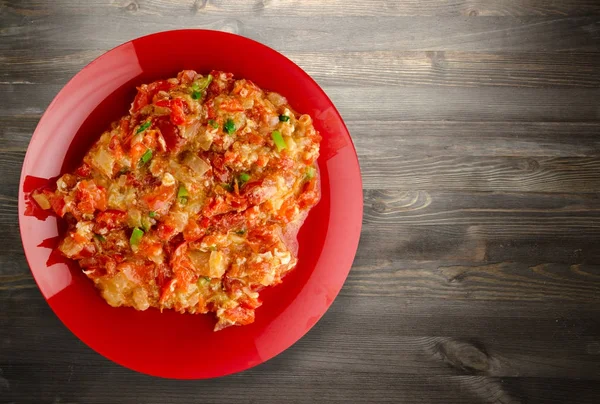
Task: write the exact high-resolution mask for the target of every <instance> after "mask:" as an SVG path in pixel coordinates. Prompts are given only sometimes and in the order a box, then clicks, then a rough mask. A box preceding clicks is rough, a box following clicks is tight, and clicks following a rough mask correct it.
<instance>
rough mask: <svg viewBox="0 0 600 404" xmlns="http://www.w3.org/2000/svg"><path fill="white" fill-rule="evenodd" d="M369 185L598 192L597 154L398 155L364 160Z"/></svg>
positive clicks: (598, 168) (371, 186)
mask: <svg viewBox="0 0 600 404" xmlns="http://www.w3.org/2000/svg"><path fill="white" fill-rule="evenodd" d="M361 170H362V178H363V185H364V187H365V188H366V189H400V190H415V189H420V190H426V191H430V190H454V191H460V190H464V191H484V192H554V193H566V192H576V193H577V192H579V193H595V192H599V191H600V160H598V159H597V158H595V157H573V158H563V157H540V158H535V159H534V158H523V157H454V156H448V157H446V156H441V157H440V156H432V157H412V158H411V157H409V156H406V157H400V158H399V156H388V157H381V158H369V159H366V158H363V159H361Z"/></svg>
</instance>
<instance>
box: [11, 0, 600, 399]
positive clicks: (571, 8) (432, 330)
mask: <svg viewBox="0 0 600 404" xmlns="http://www.w3.org/2000/svg"><path fill="white" fill-rule="evenodd" d="M181 28H208V29H217V30H222V31H228V32H234V33H238V34H241V35H244V36H247V37H250V38H253V39H256V40H258V41H260V42H262V43H265V44H266V45H268V46H271V47H273V48H275V49H276V50H277V51H279V52H282V53H283V54H285V55H286V56H287V57H289V58H290V59H292V60H293V61H294V62H296V63H297V64H298V65H300V66H301V67H302V68H303V69H304V70H306V71H307V72H308V73H309V74H310V75H311V76H312V77H314V78H315V79H316V81H317V82H318V83H319V84H320V85H321V86H322V87H323V88H324V89H325V91H326V92H327V94H328V95H329V96H330V97H331V99H332V100H333V101H334V103H335V104H336V107H337V108H338V110H339V111H340V113H341V115H342V116H343V117H344V119H345V121H346V123H347V126H348V128H349V130H350V133H351V135H352V138H353V141H354V144H355V146H356V148H357V152H358V156H359V159H360V163H361V170H362V176H363V187H364V190H365V194H364V219H363V230H362V234H361V242H360V245H359V248H358V251H357V254H356V259H355V262H354V266H353V268H352V270H351V272H350V274H349V277H348V279H347V281H346V283H345V285H344V287H343V289H342V291H341V292H340V294H339V296H338V297H337V299H336V300H335V302H334V303H333V305H332V306H331V308H330V309H329V311H328V312H327V313H326V314H325V315H324V317H323V318H322V319H321V320H320V321H319V322H318V323H317V325H316V326H315V327H314V328H313V329H312V330H311V331H310V332H309V333H308V334H307V335H306V336H305V337H304V338H302V339H301V340H300V341H298V342H297V343H296V344H295V345H294V346H292V347H291V348H290V349H288V350H286V351H285V352H284V353H282V354H281V355H279V356H277V357H276V358H274V359H272V360H270V361H268V362H266V363H264V364H262V365H260V366H258V367H256V368H254V369H250V370H248V371H246V372H242V373H240V374H237V375H233V376H228V377H225V378H220V379H213V380H201V381H178V380H162V379H156V378H152V377H149V376H145V375H141V374H138V373H135V372H133V371H130V370H128V369H125V368H122V367H120V366H119V365H116V364H114V363H112V362H110V361H109V360H107V359H105V358H104V357H102V356H100V355H98V354H97V353H95V352H93V351H92V350H91V349H89V348H88V347H87V346H85V345H84V344H83V343H82V342H81V341H79V340H78V339H77V338H76V337H75V336H74V335H72V334H71V333H70V332H69V331H68V330H67V328H66V327H65V326H64V325H63V324H62V323H61V322H60V320H59V319H58V318H57V317H56V316H55V315H54V314H53V313H52V311H51V309H50V308H49V306H48V305H47V303H46V302H45V300H44V299H43V297H42V296H41V294H40V292H39V290H38V288H37V286H36V284H35V282H34V280H33V278H32V277H31V274H30V271H29V268H28V265H27V262H26V260H25V257H24V253H23V249H22V247H21V242H20V236H19V226H18V217H17V189H18V182H19V175H20V170H21V163H22V161H23V158H24V156H25V151H26V148H27V145H28V143H29V140H30V138H31V134H32V133H33V131H34V130H35V127H36V125H37V122H38V121H39V119H40V117H41V115H42V113H43V112H44V110H45V109H46V107H47V106H48V104H49V103H50V101H51V100H52V98H53V97H54V96H55V95H56V94H57V93H58V91H59V90H60V89H61V88H62V86H63V85H64V84H65V83H66V82H67V81H68V80H69V79H70V78H71V77H72V76H73V75H74V74H76V73H77V72H78V71H79V70H80V69H81V68H83V67H84V66H85V65H86V64H87V63H89V62H91V61H92V60H93V59H94V58H96V57H97V56H99V55H101V54H102V53H104V52H105V51H106V50H108V49H110V48H112V47H114V46H116V45H119V44H121V43H123V42H125V41H128V40H131V39H133V38H136V37H139V36H142V35H145V34H149V33H153V32H157V31H163V30H168V29H181ZM194 49H196V48H194ZM200 49H201V47H200ZM0 66H2V67H1V68H0V92H1V93H2V97H0V228H1V230H2V231H0V245H2V248H1V249H0V403H1V404H4V403H18V404H21V403H57V404H58V403H106V402H119V403H140V402H143V403H157V404H158V403H160V404H163V403H169V404H170V403H189V402H196V401H201V402H203V403H220V402H252V403H259V402H260V403H265V404H269V403H277V404H279V403H286V402H294V403H314V402H330V403H350V402H352V403H354V402H357V403H358V402H364V403H415V404H417V403H419V404H430V403H440V404H451V403H460V404H471V403H504V404H513V403H514V404H517V403H519V404H521V403H528V404H529V403H534V404H536V403H540V404H548V403H556V404H565V403H577V404H581V403H583V404H587V403H590V404H591V403H594V404H595V403H598V402H600V388H599V385H598V381H599V380H600V108H599V107H598V105H599V103H598V100H600V74H598V73H599V72H600V3H599V2H598V1H593V0H496V1H493V0H440V1H434V0H406V1H386V0H367V1H358V0H348V1H345V0H344V1H342V0H330V1H318V0H303V1H300V0H290V1H282V0H250V1H245V0H244V1H243V0H231V1H224V0H91V1H86V2H78V1H74V0H56V1H46V0H4V1H0ZM99 131H101V129H99ZM259 311H260V309H259ZM200 360H201V358H200Z"/></svg>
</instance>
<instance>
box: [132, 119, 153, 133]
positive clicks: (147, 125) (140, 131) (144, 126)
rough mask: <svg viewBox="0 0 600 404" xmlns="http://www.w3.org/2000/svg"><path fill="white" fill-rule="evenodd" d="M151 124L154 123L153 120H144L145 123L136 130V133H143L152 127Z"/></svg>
mask: <svg viewBox="0 0 600 404" xmlns="http://www.w3.org/2000/svg"><path fill="white" fill-rule="evenodd" d="M150 125H152V122H150V121H146V122H144V123H143V124H142V126H140V127H139V128H138V130H137V131H135V133H136V134H138V133H142V132H143V131H145V130H146V129H148V128H149V127H150Z"/></svg>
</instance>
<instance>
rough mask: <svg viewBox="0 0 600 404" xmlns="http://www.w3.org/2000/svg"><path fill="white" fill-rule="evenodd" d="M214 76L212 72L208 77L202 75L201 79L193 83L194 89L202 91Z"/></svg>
mask: <svg viewBox="0 0 600 404" xmlns="http://www.w3.org/2000/svg"><path fill="white" fill-rule="evenodd" d="M212 80H213V76H211V75H210V74H209V75H208V76H206V77H202V78H201V79H200V80H197V81H195V82H194V84H192V90H194V91H202V90H205V89H206V87H208V85H209V84H210V83H211V82H212Z"/></svg>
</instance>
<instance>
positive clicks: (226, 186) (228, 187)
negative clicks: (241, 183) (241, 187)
mask: <svg viewBox="0 0 600 404" xmlns="http://www.w3.org/2000/svg"><path fill="white" fill-rule="evenodd" d="M221 186H222V187H223V188H224V189H225V190H226V191H229V192H232V191H233V187H232V186H231V184H225V183H222V184H221Z"/></svg>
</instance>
